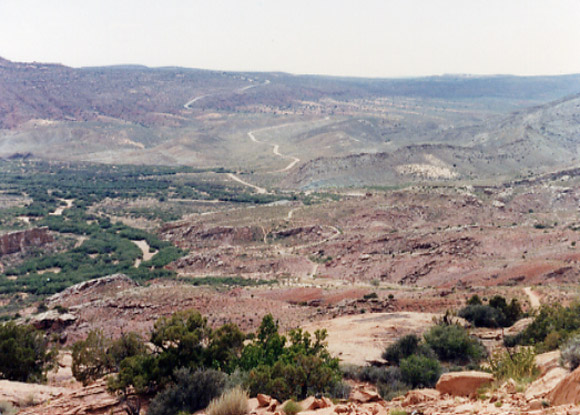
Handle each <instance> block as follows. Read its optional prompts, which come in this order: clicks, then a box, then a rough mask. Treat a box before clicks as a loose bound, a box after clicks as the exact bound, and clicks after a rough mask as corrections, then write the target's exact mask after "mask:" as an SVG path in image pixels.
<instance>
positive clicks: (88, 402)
mask: <svg viewBox="0 0 580 415" xmlns="http://www.w3.org/2000/svg"><path fill="white" fill-rule="evenodd" d="M124 413H125V411H124V410H123V408H122V402H121V400H120V398H119V397H117V396H114V395H111V394H110V393H108V392H107V385H106V381H105V380H101V381H98V382H96V383H94V384H92V385H89V386H86V387H84V388H80V389H77V390H74V391H71V392H68V393H62V394H60V395H57V396H55V397H54V399H50V400H49V401H47V402H46V403H45V404H44V405H38V406H35V407H31V408H26V409H23V410H22V411H21V412H19V414H20V415H66V414H71V415H72V414H79V415H80V414H94V415H97V414H115V415H116V414H124Z"/></svg>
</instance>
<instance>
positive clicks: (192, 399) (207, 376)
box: [147, 368, 226, 415]
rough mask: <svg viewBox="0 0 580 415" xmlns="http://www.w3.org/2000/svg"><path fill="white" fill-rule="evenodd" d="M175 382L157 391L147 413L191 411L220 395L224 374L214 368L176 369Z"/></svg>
mask: <svg viewBox="0 0 580 415" xmlns="http://www.w3.org/2000/svg"><path fill="white" fill-rule="evenodd" d="M174 378H175V384H173V385H172V386H170V387H168V388H167V389H165V390H164V391H162V392H160V393H158V394H157V395H156V396H155V398H153V400H152V401H151V404H150V406H149V411H148V412H147V414H148V415H174V414H176V413H178V412H180V411H185V412H187V413H193V412H196V411H199V410H200V409H203V408H205V407H207V406H208V405H209V403H210V402H211V401H212V400H213V399H215V398H216V397H218V396H220V394H221V393H222V391H223V389H224V385H225V382H226V375H225V374H223V373H221V372H218V371H215V370H211V369H210V370H198V371H192V370H191V369H184V368H182V369H178V370H177V371H176V372H175V374H174Z"/></svg>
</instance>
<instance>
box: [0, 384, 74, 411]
mask: <svg viewBox="0 0 580 415" xmlns="http://www.w3.org/2000/svg"><path fill="white" fill-rule="evenodd" d="M67 391H68V389H66V388H58V387H54V386H47V385H37V384H33V383H23V382H13V381H10V380H0V401H5V402H10V403H11V404H13V405H14V406H18V407H22V406H26V405H39V404H42V403H44V402H46V401H48V400H50V399H54V398H57V397H60V396H62V395H63V394H64V393H66V392H67Z"/></svg>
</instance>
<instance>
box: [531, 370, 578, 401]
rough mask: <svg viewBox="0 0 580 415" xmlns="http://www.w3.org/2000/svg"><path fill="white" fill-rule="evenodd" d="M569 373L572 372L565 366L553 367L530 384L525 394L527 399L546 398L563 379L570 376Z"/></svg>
mask: <svg viewBox="0 0 580 415" xmlns="http://www.w3.org/2000/svg"><path fill="white" fill-rule="evenodd" d="M569 373H570V372H569V371H567V370H566V369H564V368H563V367H555V368H553V369H551V370H550V371H548V372H547V373H546V374H545V375H543V376H541V377H540V378H538V379H536V380H535V381H534V382H532V384H531V385H530V386H528V389H527V390H526V392H525V394H524V396H525V397H526V400H528V401H529V400H532V399H540V398H544V397H545V396H546V395H547V394H548V393H550V392H551V391H552V390H553V389H554V388H555V387H556V386H557V385H558V383H560V381H561V380H562V379H564V378H565V377H566V376H568V374H569Z"/></svg>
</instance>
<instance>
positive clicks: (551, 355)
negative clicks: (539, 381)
mask: <svg viewBox="0 0 580 415" xmlns="http://www.w3.org/2000/svg"><path fill="white" fill-rule="evenodd" d="M535 361H536V366H538V369H540V376H544V375H545V374H546V373H548V372H549V371H550V370H552V369H554V368H555V367H559V366H560V351H559V350H554V351H552V352H548V353H542V354H539V355H537V356H536V359H535Z"/></svg>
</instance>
